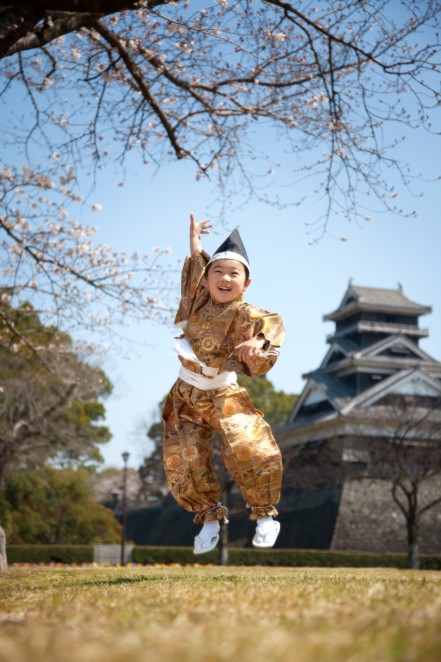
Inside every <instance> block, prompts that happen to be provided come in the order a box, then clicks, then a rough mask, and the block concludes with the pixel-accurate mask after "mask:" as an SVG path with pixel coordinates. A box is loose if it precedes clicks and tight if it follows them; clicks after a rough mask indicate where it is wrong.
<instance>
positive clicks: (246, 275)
mask: <svg viewBox="0 0 441 662" xmlns="http://www.w3.org/2000/svg"><path fill="white" fill-rule="evenodd" d="M216 262H217V260H214V262H209V263H208V264H207V266H206V267H205V277H207V276H208V271H209V269H210V267H212V266H213V264H216ZM236 262H239V264H241V265H242V266H243V268H244V269H245V278H246V280H248V279H249V277H250V270H249V269H248V267H247V265H246V264H244V263H243V262H240V260H236Z"/></svg>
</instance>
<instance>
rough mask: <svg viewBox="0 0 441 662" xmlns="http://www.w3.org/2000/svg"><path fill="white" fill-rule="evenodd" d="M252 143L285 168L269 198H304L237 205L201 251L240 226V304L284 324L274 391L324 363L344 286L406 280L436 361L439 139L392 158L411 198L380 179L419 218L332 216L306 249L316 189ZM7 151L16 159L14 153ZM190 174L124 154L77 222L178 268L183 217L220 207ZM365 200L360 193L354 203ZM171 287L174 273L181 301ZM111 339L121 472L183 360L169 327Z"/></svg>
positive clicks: (110, 461)
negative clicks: (409, 180) (165, 255)
mask: <svg viewBox="0 0 441 662" xmlns="http://www.w3.org/2000/svg"><path fill="white" fill-rule="evenodd" d="M22 97H23V91H21V92H20V91H18V92H17V96H16V98H13V99H12V104H13V107H14V112H17V113H18V112H19V109H20V108H24V106H22V104H23V98H22ZM2 110H7V109H4V108H3V107H2ZM23 112H25V111H24V110H23ZM437 113H438V115H439V110H438V111H437ZM29 121H30V120H29ZM20 122H21V119H20V118H19V119H18V123H19V125H20ZM433 124H434V126H438V127H439V126H441V122H440V118H439V117H438V120H437V118H436V117H434V122H433ZM397 130H398V129H397ZM402 130H403V127H400V128H399V131H400V132H402ZM397 135H398V134H397V133H395V130H394V128H393V127H390V128H388V127H387V126H385V127H384V136H383V142H384V144H389V143H390V142H392V139H393V138H396V137H397ZM252 143H253V145H254V146H255V147H256V149H257V150H265V149H267V148H271V151H272V154H273V157H274V159H276V160H278V161H280V162H281V164H282V167H281V168H280V169H276V173H275V175H274V180H273V183H272V186H271V187H270V188H269V189H268V191H267V192H268V193H282V194H283V195H284V197H285V198H290V199H291V200H297V199H299V198H303V197H304V198H305V200H304V202H303V204H302V205H301V206H299V207H291V208H287V209H282V210H280V209H276V208H274V207H269V206H266V205H263V204H261V203H258V202H256V201H254V202H249V203H248V204H246V205H244V206H240V205H238V204H236V203H237V202H238V201H236V200H232V203H233V204H232V211H229V212H228V213H227V215H226V219H225V224H224V225H222V224H221V223H220V222H219V221H216V220H214V223H215V227H214V228H213V234H212V235H210V236H209V237H207V238H206V239H205V240H204V247H205V248H206V250H207V252H209V253H211V252H212V251H213V250H214V249H215V248H217V246H218V245H219V244H220V243H221V242H222V241H223V239H224V238H225V236H226V235H227V234H228V233H229V231H231V230H232V229H233V228H234V227H238V228H239V230H240V233H241V235H242V238H243V241H244V243H245V246H246V248H247V251H248V255H249V257H250V261H251V278H252V284H251V286H250V288H249V289H248V291H247V296H246V299H247V300H248V301H249V302H250V303H253V304H255V305H258V306H261V307H263V308H266V309H268V310H270V311H277V312H279V313H281V315H282V316H283V319H284V321H285V326H286V330H287V336H286V341H285V345H284V347H283V349H282V352H281V355H280V358H279V361H278V363H277V364H276V366H275V367H274V369H273V370H272V371H271V372H270V373H269V375H268V376H269V379H271V381H272V382H273V383H274V385H275V387H276V388H277V389H283V390H284V391H286V392H291V393H299V392H300V391H301V389H302V387H303V385H304V381H303V379H302V373H305V372H307V371H310V370H312V369H314V368H316V367H317V366H318V365H319V364H320V362H321V360H322V358H323V356H324V354H325V353H326V351H327V348H328V345H327V343H326V336H327V335H328V334H330V333H331V332H332V330H333V325H332V323H329V322H327V323H324V322H323V319H322V317H323V315H324V314H326V313H328V312H330V311H331V310H334V309H335V308H336V307H337V306H338V304H339V303H340V301H341V299H342V297H343V295H344V293H345V291H346V288H347V286H348V282H349V280H350V279H352V281H353V282H354V283H355V284H358V285H364V286H370V287H385V288H396V287H397V286H398V283H401V285H402V287H403V290H404V293H405V294H406V295H407V296H408V297H409V298H411V299H413V300H415V301H417V302H418V303H422V304H425V305H430V306H432V308H433V312H432V314H431V315H428V316H426V317H423V318H422V319H421V325H422V326H423V327H424V328H428V329H429V332H430V335H429V338H428V339H425V340H423V341H422V343H421V346H422V348H423V349H424V350H425V351H427V352H428V353H429V354H431V355H432V356H434V357H435V358H437V359H438V360H441V222H440V221H441V218H440V183H439V182H438V181H437V180H436V176H437V175H438V173H439V170H440V167H439V153H440V149H439V143H440V139H439V136H438V137H434V136H429V135H427V134H424V132H422V131H419V130H415V131H410V130H409V131H408V132H407V140H406V142H405V143H403V144H402V145H400V147H399V148H398V151H397V156H399V157H400V158H402V159H403V160H404V161H407V162H408V163H409V164H410V165H411V167H412V170H413V172H414V173H418V172H420V171H422V172H424V173H425V174H426V175H427V176H428V177H431V178H433V179H434V181H432V182H423V181H415V182H414V183H413V194H410V193H409V192H407V191H406V190H405V189H403V187H402V186H401V185H400V183H399V181H398V180H397V179H396V178H395V177H394V176H393V175H392V174H391V173H384V174H385V176H386V177H387V181H388V183H389V184H390V185H391V186H395V187H396V190H397V192H398V193H399V196H400V198H399V199H400V203H401V205H402V206H403V208H405V209H407V210H408V211H411V210H413V209H415V210H416V212H417V216H416V217H415V218H405V217H400V216H394V215H392V214H386V213H376V212H372V213H371V214H370V215H371V217H372V220H371V221H370V222H366V223H364V224H362V225H357V224H356V223H354V222H351V223H349V222H347V221H344V220H342V219H338V218H332V219H331V224H330V227H329V234H328V235H326V236H324V237H323V238H322V239H321V240H320V241H319V242H318V243H316V244H312V245H311V235H310V234H309V232H310V229H311V226H310V225H309V224H310V223H311V222H312V221H314V219H316V218H317V217H318V216H319V215H320V211H319V203H318V201H317V195H316V194H314V188H315V186H314V184H313V182H312V181H309V180H303V181H297V182H296V179H295V176H294V174H293V171H294V169H295V168H296V167H298V166H299V163H298V162H295V161H293V160H291V159H290V157H289V156H288V154H287V153H286V149H285V148H286V145H285V144H284V143H283V141H282V140H281V139H276V138H275V136H274V133H273V132H270V131H269V130H268V128H267V127H266V128H265V127H264V126H260V127H259V126H256V127H255V129H254V131H253V136H252ZM322 151H326V146H325V145H323V150H322ZM10 154H11V155H12V158H14V156H16V155H15V154H14V145H12V146H11V147H10ZM5 156H6V153H5V152H4V153H3V157H5ZM17 158H18V157H17ZM195 174H196V173H195V170H194V167H193V166H192V164H191V163H188V162H186V161H185V160H184V161H181V162H179V163H171V164H168V165H164V166H162V167H161V168H159V169H158V170H157V171H156V169H155V168H154V167H153V166H145V165H142V164H141V163H140V162H139V161H137V160H136V159H135V158H131V159H130V160H129V161H128V164H127V168H126V172H125V175H124V186H123V187H119V186H118V183H119V182H120V181H121V179H122V174H121V172H120V171H119V170H118V168H117V166H115V168H114V169H113V168H108V169H107V170H104V171H102V172H100V173H99V175H98V179H97V183H96V186H95V188H94V190H93V192H92V193H91V194H90V195H89V197H88V198H87V201H86V203H85V205H84V207H83V210H82V214H81V216H80V217H78V214H77V217H78V220H81V221H82V222H85V223H91V224H93V225H98V227H99V231H98V234H97V236H96V240H97V242H99V243H106V244H110V245H112V246H113V247H114V248H115V249H116V250H121V251H122V250H125V251H127V252H132V251H138V252H146V253H149V252H150V251H151V249H152V247H154V246H159V247H162V248H165V247H170V248H171V249H172V253H171V255H170V258H169V259H170V262H171V263H172V264H173V265H175V266H176V267H177V268H179V267H180V265H181V264H182V260H183V258H184V257H185V255H186V254H187V253H188V225H189V214H190V212H193V213H194V214H195V215H196V217H197V218H198V219H200V218H202V217H206V216H210V214H213V212H214V211H215V207H213V204H212V202H213V197H214V193H213V189H212V185H211V184H210V183H209V182H207V181H204V180H202V181H196V178H195ZM83 182H84V193H86V192H87V190H89V189H90V187H91V186H92V184H91V182H89V181H88V179H87V176H86V175H83ZM364 202H365V200H362V198H361V196H360V204H362V203H364ZM93 203H99V204H101V205H102V207H103V209H102V211H101V212H99V213H98V214H94V213H92V211H91V205H92V204H93ZM233 210H234V211H233ZM342 238H344V240H342ZM167 261H169V260H167ZM178 281H179V276H178V275H177V277H176V295H178V290H179V285H178ZM117 332H118V333H121V334H123V335H125V336H126V337H128V338H130V340H131V341H132V342H131V344H130V345H127V344H126V345H121V344H120V343H118V342H114V340H115V336H114V335H113V334H114V332H113V331H112V332H109V337H108V338H104V339H100V342H101V341H102V342H105V343H109V344H110V346H111V349H110V350H109V352H108V354H107V355H106V356H105V357H104V358H100V359H99V361H100V364H101V365H102V367H103V368H104V370H105V371H106V373H107V375H108V376H109V378H110V380H111V381H112V382H113V384H114V392H113V395H112V396H111V397H110V398H109V399H108V400H107V401H106V403H105V404H106V411H107V418H106V421H107V424H108V425H109V427H110V429H111V431H112V433H113V438H112V440H111V441H110V442H109V443H108V444H107V445H105V446H104V447H103V448H102V454H103V456H104V458H105V464H106V466H112V465H113V466H121V465H122V459H121V453H122V452H123V451H125V450H128V451H129V452H130V454H131V457H130V465H131V466H134V467H137V466H139V464H140V463H141V461H142V457H143V455H145V454H148V452H149V450H150V446H149V442H148V440H147V438H146V436H145V430H146V429H147V427H148V425H149V424H150V423H151V422H152V420H153V419H154V417H156V416H157V413H158V403H159V402H160V400H161V399H162V398H163V396H164V395H165V394H166V393H167V391H168V390H169V388H170V387H171V385H172V384H173V382H174V380H175V379H176V376H177V372H178V360H177V358H176V357H175V355H174V354H173V353H172V345H173V337H174V335H176V333H175V332H174V330H173V328H172V327H164V326H157V325H154V324H153V323H151V322H148V321H146V322H144V323H140V324H138V325H136V326H134V327H132V328H130V329H125V330H122V329H118V330H117Z"/></svg>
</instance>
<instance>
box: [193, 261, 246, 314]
mask: <svg viewBox="0 0 441 662" xmlns="http://www.w3.org/2000/svg"><path fill="white" fill-rule="evenodd" d="M204 283H205V286H206V287H208V290H209V292H210V296H211V300H212V301H213V303H221V304H222V303H229V302H230V301H234V299H237V297H238V296H240V295H241V294H243V292H245V290H246V289H247V287H248V285H249V284H250V283H251V280H250V279H249V278H247V275H246V272H245V266H244V265H243V264H242V262H238V261H237V260H215V261H214V262H213V263H212V264H210V266H209V268H208V273H207V275H206V277H205V281H204Z"/></svg>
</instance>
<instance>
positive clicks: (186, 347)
mask: <svg viewBox="0 0 441 662" xmlns="http://www.w3.org/2000/svg"><path fill="white" fill-rule="evenodd" d="M173 349H174V351H175V352H176V354H178V355H179V356H182V358H183V359H187V360H188V361H192V362H193V363H197V364H198V365H200V366H201V368H202V375H199V374H197V373H196V372H192V371H191V370H188V369H187V368H185V367H184V366H183V365H182V366H181V369H180V370H179V377H180V379H182V381H184V382H186V383H187V384H190V385H191V386H196V388H199V389H201V391H213V390H216V391H217V390H218V389H220V388H225V386H229V385H230V384H236V383H237V375H236V373H235V372H219V368H210V367H209V366H208V365H207V364H206V363H204V361H201V360H200V359H198V357H197V356H196V354H195V353H194V351H193V348H192V346H191V345H190V343H189V341H188V340H187V338H178V339H177V340H176V342H175V346H174V348H173Z"/></svg>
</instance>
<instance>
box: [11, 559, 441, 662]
mask: <svg viewBox="0 0 441 662" xmlns="http://www.w3.org/2000/svg"><path fill="white" fill-rule="evenodd" d="M6 660H7V661H8V662H40V661H41V662H43V661H44V662H55V661H56V662H73V661H74V660H75V661H81V662H83V661H85V662H95V661H100V662H101V660H105V661H106V662H117V661H118V662H121V661H122V662H132V661H135V662H136V661H138V660H146V661H148V662H169V661H171V660H176V662H181V661H182V662H217V661H221V660H228V661H236V660H237V661H238V662H261V661H262V662H263V661H265V662H279V661H283V662H285V661H286V662H288V661H289V662H340V661H342V662H343V661H344V662H383V661H384V662H389V661H390V662H439V661H441V573H436V572H428V571H427V572H411V571H406V572H403V571H398V570H391V569H375V570H374V569H364V570H350V569H329V568H323V569H316V568H303V569H288V568H271V569H267V568H237V567H236V568H233V567H230V568H218V567H212V568H179V567H166V568H125V569H124V568H82V569H58V570H54V569H43V568H41V569H40V568H38V569H35V568H13V569H11V570H9V572H7V573H3V574H2V575H0V661H1V662H3V661H5V662H6Z"/></svg>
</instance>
